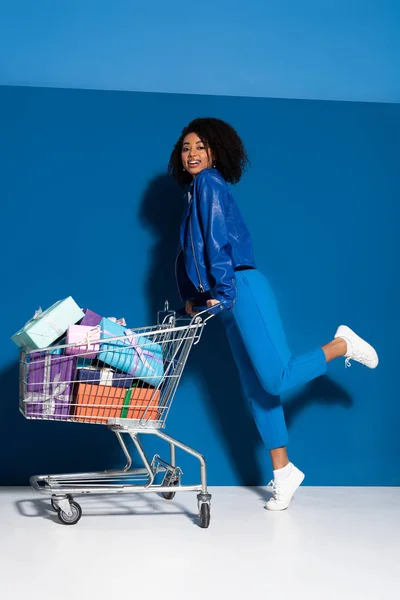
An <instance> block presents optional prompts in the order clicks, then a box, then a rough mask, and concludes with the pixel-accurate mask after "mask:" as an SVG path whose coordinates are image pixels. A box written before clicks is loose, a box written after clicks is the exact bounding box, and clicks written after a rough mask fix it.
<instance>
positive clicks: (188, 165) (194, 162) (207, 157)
mask: <svg viewBox="0 0 400 600" xmlns="http://www.w3.org/2000/svg"><path fill="white" fill-rule="evenodd" d="M181 156H182V164H183V167H184V169H186V171H187V172H188V173H190V175H192V176H193V177H196V175H198V174H199V173H200V171H203V169H209V168H210V167H212V164H213V158H212V154H211V151H210V149H209V148H207V147H206V146H205V145H204V143H203V142H202V141H201V139H200V138H199V136H198V135H197V133H188V135H187V136H186V137H185V139H184V140H183V143H182V153H181Z"/></svg>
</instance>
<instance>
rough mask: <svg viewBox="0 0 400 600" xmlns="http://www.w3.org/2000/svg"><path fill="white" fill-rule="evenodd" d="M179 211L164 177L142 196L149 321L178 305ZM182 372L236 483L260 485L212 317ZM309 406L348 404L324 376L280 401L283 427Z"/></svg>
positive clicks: (247, 422)
mask: <svg viewBox="0 0 400 600" xmlns="http://www.w3.org/2000/svg"><path fill="white" fill-rule="evenodd" d="M183 208H184V207H183V204H182V191H181V189H180V188H179V186H178V185H177V184H176V183H175V182H174V181H173V180H172V178H171V177H169V176H167V175H160V176H159V177H156V178H155V179H154V180H153V181H152V182H151V183H150V185H149V187H148V189H147V191H146V193H145V194H144V197H143V202H142V207H141V213H140V217H141V221H142V222H143V224H144V225H145V226H146V227H147V228H150V229H151V230H152V231H153V233H154V236H155V237H156V243H155V245H154V248H153V251H152V257H151V261H150V265H151V267H150V270H149V275H148V280H147V286H146V294H147V297H148V299H149V311H150V315H149V317H150V319H151V318H152V317H153V318H154V315H155V314H156V312H157V310H159V309H160V307H162V305H163V302H164V300H165V298H168V299H170V300H172V302H171V303H170V304H171V307H176V306H180V304H181V302H180V300H179V298H178V295H177V290H176V283H175V277H174V261H175V256H176V250H177V244H178V240H179V225H180V220H181V215H182V211H183ZM187 372H188V373H191V374H192V375H193V376H195V377H196V379H197V380H198V381H199V384H200V386H201V389H202V390H205V399H206V401H207V403H208V405H209V412H210V414H212V416H213V418H214V419H215V421H216V426H217V430H219V431H221V437H222V439H223V440H224V442H225V446H226V448H227V450H228V452H229V454H230V458H231V460H232V463H233V465H234V468H235V469H236V472H237V475H238V482H239V484H240V485H260V484H263V483H264V482H262V481H261V469H260V466H259V465H258V464H257V459H256V450H257V446H258V444H259V443H260V436H259V434H258V432H257V430H256V427H255V425H254V422H253V419H252V417H251V415H250V414H249V411H248V410H247V407H246V404H245V401H244V399H243V398H242V395H241V392H240V383H239V378H238V373H237V370H236V366H235V364H234V362H233V359H232V356H231V352H230V349H229V346H228V342H227V340H226V337H225V332H224V330H223V326H222V323H221V322H220V320H219V319H218V318H216V319H213V320H212V321H210V326H209V327H208V328H207V329H206V331H205V334H204V337H203V338H202V340H201V343H200V344H199V345H198V346H196V347H195V348H194V349H193V353H192V355H191V357H190V358H189V361H188V365H187ZM221 381H223V387H222V384H221ZM222 390H223V393H221V392H222ZM314 402H316V403H319V404H321V403H322V404H325V403H328V404H331V403H335V404H340V405H342V406H344V407H350V406H351V398H350V397H349V395H348V394H347V392H346V391H345V390H344V389H343V388H341V387H340V386H338V385H337V384H336V383H334V382H333V381H332V380H330V379H329V377H327V376H324V377H320V378H319V379H318V380H316V381H313V382H311V383H310V384H308V385H307V386H305V387H304V388H302V389H301V390H300V391H299V392H297V393H296V394H294V395H291V397H290V399H288V401H287V402H286V403H285V415H286V420H287V424H288V427H290V426H291V425H292V423H293V421H294V420H295V418H296V415H297V414H298V413H299V412H300V411H302V410H303V409H304V408H306V407H307V405H309V404H311V403H314ZM238 432H239V435H238Z"/></svg>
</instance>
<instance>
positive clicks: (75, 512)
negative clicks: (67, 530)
mask: <svg viewBox="0 0 400 600" xmlns="http://www.w3.org/2000/svg"><path fill="white" fill-rule="evenodd" d="M69 504H70V507H71V512H72V515H67V513H65V512H64V511H63V510H61V509H58V518H59V519H60V521H61V523H63V524H64V525H75V523H77V522H78V521H79V519H80V518H81V516H82V509H81V507H80V506H79V504H78V503H77V502H70V503H69Z"/></svg>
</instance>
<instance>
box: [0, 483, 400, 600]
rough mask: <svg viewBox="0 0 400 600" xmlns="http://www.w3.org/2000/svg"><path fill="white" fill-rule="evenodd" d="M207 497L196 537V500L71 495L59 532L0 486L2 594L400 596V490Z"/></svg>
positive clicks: (233, 491)
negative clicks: (207, 516) (288, 497)
mask: <svg viewBox="0 0 400 600" xmlns="http://www.w3.org/2000/svg"><path fill="white" fill-rule="evenodd" d="M210 491H211V492H212V494H213V501H212V512H211V525H210V528H209V529H200V528H199V527H198V526H197V519H196V514H195V513H196V509H197V501H196V496H195V494H190V493H184V494H180V495H177V496H176V498H175V500H173V501H172V502H168V501H166V500H164V499H162V498H160V497H158V496H157V495H153V494H151V495H148V494H147V495H140V496H139V495H124V496H116V495H115V496H97V497H95V496H85V497H80V498H79V497H77V498H76V500H78V501H79V503H80V504H81V506H82V509H83V516H82V519H81V520H80V521H79V523H78V524H76V525H73V526H65V525H61V524H59V522H58V519H57V516H56V514H55V513H53V512H52V511H51V509H50V507H49V501H48V499H47V497H45V496H42V495H39V494H37V493H35V492H34V491H33V490H31V489H30V488H28V487H27V488H0V516H1V520H0V552H1V555H0V597H1V598H2V599H4V600H18V599H20V598H21V599H22V598H34V599H36V598H38V599H39V598H40V599H41V600H47V599H50V598H51V599H55V600H64V599H67V598H68V599H72V598H73V599H74V600H80V599H85V600H86V599H88V600H91V599H92V598H93V599H96V600H97V599H103V598H107V599H114V598H115V599H117V598H118V599H120V598H123V597H127V598H129V599H133V600H136V599H137V598H139V597H140V598H143V599H152V598H161V599H162V600H169V599H170V598H171V599H177V600H180V599H181V598H182V599H183V598H185V599H188V600H197V599H200V598H201V599H202V600H205V599H206V598H210V599H211V600H214V599H223V600H228V599H229V600H231V599H235V598H245V600H250V598H257V599H258V598H266V599H269V598H273V599H274V600H275V599H276V600H285V599H286V598H290V599H292V598H296V599H303V598H304V599H307V600H313V599H314V598H315V599H318V600H331V599H332V600H333V599H335V600H346V599H351V600H369V599H370V598H371V599H372V598H374V599H376V598H377V597H378V598H385V600H386V599H388V598H396V599H398V598H400V488H337V487H336V488H321V487H320V488H315V487H314V488H313V487H308V488H307V487H302V488H300V490H299V491H298V493H297V495H296V498H295V499H294V501H293V503H292V505H291V506H290V509H289V510H287V511H284V512H282V513H270V512H267V511H266V510H264V509H263V503H264V501H265V498H267V497H268V493H267V492H266V491H265V490H261V489H258V488H222V487H220V488H213V489H211V490H210ZM263 496H264V498H263ZM138 594H140V596H138Z"/></svg>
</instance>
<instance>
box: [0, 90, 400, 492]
mask: <svg viewBox="0 0 400 600" xmlns="http://www.w3.org/2000/svg"><path fill="white" fill-rule="evenodd" d="M0 107H1V110H0V130H1V141H0V162H1V166H2V177H1V184H0V185H1V188H0V194H1V198H2V203H1V206H2V208H1V210H2V232H1V253H2V266H1V269H2V273H1V276H2V282H3V293H2V295H1V304H2V306H1V314H2V315H3V323H2V330H3V342H2V344H1V348H0V351H1V356H0V360H1V375H0V389H1V390H2V394H1V403H0V412H1V415H0V428H1V431H0V454H1V456H2V457H3V460H2V463H1V467H0V469H1V472H0V481H1V483H2V484H21V483H26V482H27V478H28V477H29V475H31V474H34V473H37V472H62V471H69V470H75V469H77V470H80V469H83V470H86V469H90V468H95V469H97V468H98V469H102V468H107V467H111V466H116V465H117V464H119V462H120V461H122V457H121V456H120V453H119V449H118V447H117V445H116V444H115V442H114V440H113V439H112V436H111V435H110V434H109V433H108V432H107V430H106V428H104V427H98V426H93V425H84V424H69V423H64V424H63V423H52V422H33V421H26V420H24V419H23V417H22V416H21V415H20V414H19V413H18V410H17V404H18V394H17V368H16V358H17V348H16V347H15V346H14V345H13V343H12V342H11V341H10V339H9V338H10V336H11V335H12V334H13V333H14V332H15V331H16V330H17V329H18V328H19V327H20V326H21V325H22V324H23V323H24V322H25V321H26V320H28V319H29V318H30V317H31V315H32V313H33V312H34V310H35V309H36V308H37V307H38V306H39V305H41V306H42V307H47V306H49V305H50V304H52V303H53V302H55V301H56V300H58V299H59V298H63V297H66V296H67V295H70V294H71V295H72V296H73V297H74V298H75V299H76V301H77V302H78V303H79V304H80V305H82V306H89V307H91V308H92V309H93V310H95V311H97V312H100V313H102V314H106V315H115V316H118V317H119V316H121V315H124V316H125V318H126V319H127V321H128V323H129V324H130V325H132V326H140V325H147V324H149V323H153V322H155V313H156V311H157V310H158V309H159V308H160V307H162V305H163V302H164V299H165V298H166V297H167V298H169V300H170V302H171V304H172V305H175V306H176V305H177V304H178V298H177V294H176V291H175V281H174V273H173V259H174V254H175V249H176V243H177V233H178V226H179V219H180V215H181V211H182V208H183V207H182V199H181V195H180V191H179V189H177V187H176V186H175V184H174V183H173V182H172V181H170V180H169V179H168V178H167V177H166V176H165V171H166V165H167V162H168V157H169V153H170V151H171V148H172V146H173V144H174V142H175V140H176V138H177V136H178V135H179V132H180V129H181V127H182V125H183V124H185V123H186V122H187V121H188V120H189V119H191V118H192V117H193V116H195V115H214V116H216V117H223V118H224V119H226V120H228V121H230V122H232V123H233V124H234V125H235V126H236V127H237V129H238V131H239V133H240V134H241V135H242V137H243V139H244V142H245V144H246V146H247V148H248V152H249V155H250V157H251V162H252V164H251V168H250V169H249V171H248V173H247V174H246V176H245V177H244V179H243V180H242V182H241V183H240V184H239V186H237V188H236V190H235V196H236V198H237V201H238V203H239V205H240V207H241V209H242V211H243V213H244V217H245V219H246V221H247V223H248V226H249V228H250V230H251V232H252V234H253V238H254V244H255V251H256V257H257V262H258V266H259V268H260V269H261V270H262V271H264V273H265V274H267V276H268V277H269V278H270V280H271V281H272V284H273V286H274V288H275V290H276V294H277V297H278V301H279V304H280V307H281V311H282V318H283V320H284V323H285V324H286V328H287V333H288V338H289V342H290V344H291V346H292V349H293V351H294V352H302V351H306V350H309V349H311V348H312V347H313V346H314V345H317V344H318V345H319V344H322V343H325V342H327V341H328V340H329V339H330V338H332V336H333V334H334V333H335V330H336V327H337V326H338V325H339V324H341V323H346V324H348V325H350V326H351V327H353V328H355V329H356V330H357V331H359V332H360V333H361V334H362V335H364V336H366V337H367V338H368V339H370V340H371V341H372V342H373V343H374V344H375V345H376V347H377V349H378V352H379V354H380V358H381V364H380V366H379V367H378V369H376V370H375V371H369V370H367V369H365V368H364V367H362V366H361V365H358V364H354V366H353V367H352V368H351V369H346V370H345V369H344V362H343V361H342V360H340V361H336V362H335V363H333V364H332V365H331V366H330V369H329V376H328V377H325V378H321V379H319V380H317V381H316V382H314V383H313V384H310V385H309V386H306V387H305V388H304V389H300V390H298V392H296V394H295V395H293V396H291V397H288V398H285V402H286V415H287V420H288V425H289V429H290V447H289V449H290V453H291V456H292V459H293V461H294V462H297V463H298V464H299V465H300V466H301V467H302V468H303V469H304V470H305V471H306V473H307V483H308V484H317V485H330V484H334V485H398V484H399V479H400V476H399V470H398V468H397V465H398V458H399V450H400V442H399V436H398V431H397V430H398V423H399V417H400V409H399V402H398V393H397V385H396V383H397V381H396V380H397V377H396V369H397V367H396V363H397V339H398V336H399V333H400V331H399V316H398V314H399V312H398V306H399V301H400V286H399V279H398V256H399V243H400V242H399V236H398V231H397V229H398V218H399V208H398V191H399V183H400V181H399V179H400V176H399V170H398V164H397V156H398V144H399V137H400V107H399V105H396V104H373V103H355V102H327V101H305V100H282V99H261V98H233V97H218V96H200V95H179V94H177V95H174V94H153V93H129V92H113V91H84V90H64V89H44V88H42V89H41V88H30V87H7V86H3V87H0ZM168 431H169V432H170V433H171V434H172V435H175V436H176V437H178V439H182V440H183V441H186V442H187V443H189V444H190V445H192V446H194V447H196V448H198V449H199V450H201V451H203V452H204V453H205V455H206V457H207V459H208V462H209V479H210V483H212V484H221V485H225V484H226V485H231V484H259V483H265V482H266V480H267V478H268V477H269V476H270V465H269V460H268V456H267V454H266V452H265V450H264V449H263V447H262V445H261V442H260V440H259V436H258V433H257V432H256V430H255V428H254V425H253V423H252V420H251V418H250V417H249V415H248V413H247V410H246V408H245V404H244V401H243V400H242V397H241V394H240V390H239V384H238V377H237V373H236V371H235V367H234V365H233V361H232V359H231V357H230V354H229V350H228V347H227V343H226V341H225V338H224V335H223V332H222V328H221V324H220V323H219V322H218V321H217V319H215V320H214V321H211V322H210V325H209V327H207V330H206V332H205V334H204V338H203V339H202V343H200V344H199V345H198V346H197V347H196V348H195V349H194V351H193V354H192V356H191V359H190V364H189V365H188V370H187V373H186V376H185V377H184V379H183V381H182V385H181V387H180V389H179V390H178V393H177V396H176V399H175V402H174V405H173V408H172V411H171V414H170V417H169V421H168ZM182 466H183V468H184V470H185V475H186V480H187V481H193V480H195V478H196V477H197V466H196V465H195V464H194V463H193V462H192V460H191V459H190V458H188V459H187V460H186V459H185V460H184V461H183V464H182Z"/></svg>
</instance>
